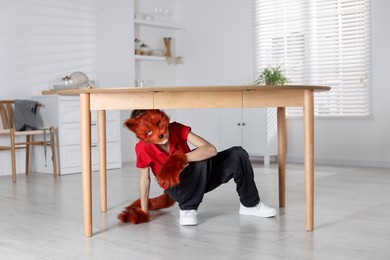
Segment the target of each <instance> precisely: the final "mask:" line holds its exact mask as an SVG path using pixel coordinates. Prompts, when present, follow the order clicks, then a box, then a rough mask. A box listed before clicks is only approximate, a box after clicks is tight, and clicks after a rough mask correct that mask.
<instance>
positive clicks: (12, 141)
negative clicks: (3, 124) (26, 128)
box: [10, 129, 16, 182]
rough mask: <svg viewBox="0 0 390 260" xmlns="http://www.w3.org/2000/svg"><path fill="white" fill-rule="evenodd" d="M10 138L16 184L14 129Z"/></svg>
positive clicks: (13, 179)
mask: <svg viewBox="0 0 390 260" xmlns="http://www.w3.org/2000/svg"><path fill="white" fill-rule="evenodd" d="M10 137H11V160H12V181H13V182H16V156H15V132H14V130H13V129H11V131H10Z"/></svg>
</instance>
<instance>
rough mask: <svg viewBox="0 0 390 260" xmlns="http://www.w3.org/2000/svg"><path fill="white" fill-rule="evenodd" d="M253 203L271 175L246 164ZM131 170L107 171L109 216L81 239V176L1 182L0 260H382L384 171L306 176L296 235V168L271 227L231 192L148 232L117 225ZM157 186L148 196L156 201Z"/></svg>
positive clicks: (389, 217) (299, 185)
mask: <svg viewBox="0 0 390 260" xmlns="http://www.w3.org/2000/svg"><path fill="white" fill-rule="evenodd" d="M254 167H255V172H256V182H257V185H258V188H259V191H260V196H261V198H262V200H264V201H265V202H266V203H268V204H270V205H273V206H276V205H277V201H278V192H277V167H276V165H271V166H270V167H263V166H262V165H260V164H254ZM137 180H138V172H137V171H136V169H135V167H134V165H128V166H126V167H124V168H122V169H119V170H112V171H109V172H108V212H107V213H100V212H99V192H98V175H97V173H94V175H93V187H94V191H93V203H94V207H93V208H94V210H93V220H94V225H93V229H94V236H93V237H92V238H85V237H84V235H83V216H82V203H81V175H80V174H75V175H66V176H61V177H57V178H54V177H53V176H51V175H46V174H39V173H32V174H30V175H29V176H28V177H26V176H24V175H18V180H17V183H16V184H13V183H12V180H11V177H10V176H2V177H0V195H1V198H0V259H24V260H25V259H131V260H132V259H169V260H170V259H197V260H198V259H232V260H233V259H234V260H237V259H262V260H264V259H289V260H290V259H299V260H301V259H332V260H336V259H343V260H344V259H351V260H352V259H353V260H356V259H365V260H368V259H375V260H378V259H390V258H389V257H390V199H389V198H390V169H375V168H342V167H329V166H318V165H317V166H316V168H315V225H314V229H315V230H314V232H312V233H309V232H306V231H305V212H304V210H305V204H304V183H303V166H302V165H298V164H289V165H288V166H287V187H286V195H287V196H286V198H287V200H286V201H287V207H286V208H285V209H282V210H279V215H278V216H277V217H275V218H271V219H260V218H256V217H248V216H240V215H239V214H238V207H239V202H238V199H237V195H236V192H235V185H234V183H233V182H230V183H228V184H226V185H224V186H221V187H220V188H219V189H217V190H215V191H213V192H211V193H208V194H206V196H205V198H204V201H203V203H202V205H201V207H200V208H199V215H198V217H199V225H198V226H196V227H181V226H179V219H178V216H179V214H178V213H179V208H178V206H177V205H175V206H173V207H171V208H170V209H166V210H161V211H158V212H154V213H152V221H151V222H149V223H147V224H140V225H130V224H120V223H118V221H117V219H116V216H117V214H118V213H119V212H120V211H121V210H122V208H123V207H124V206H126V205H127V204H129V203H130V202H131V201H132V200H134V199H136V198H138V182H137ZM159 194H160V190H159V188H158V187H157V185H155V184H154V185H153V186H152V195H159Z"/></svg>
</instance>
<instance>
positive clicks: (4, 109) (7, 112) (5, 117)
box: [0, 100, 15, 129]
mask: <svg viewBox="0 0 390 260" xmlns="http://www.w3.org/2000/svg"><path fill="white" fill-rule="evenodd" d="M14 103H15V102H14V101H13V100H0V117H1V124H2V127H3V129H11V128H14V118H13V104H14Z"/></svg>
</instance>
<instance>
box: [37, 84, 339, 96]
mask: <svg viewBox="0 0 390 260" xmlns="http://www.w3.org/2000/svg"><path fill="white" fill-rule="evenodd" d="M282 89H283V90H286V89H312V90H313V91H316V92H318V91H329V90H330V89H331V88H330V87H327V86H309V85H283V86H281V85H273V86H266V85H261V86H260V85H237V86H234V85H232V86H156V87H121V88H93V89H87V88H83V89H66V90H44V91H42V94H44V95H52V94H58V95H79V94H82V93H91V94H94V93H128V92H177V91H179V92H180V91H251V90H270V91H272V90H282Z"/></svg>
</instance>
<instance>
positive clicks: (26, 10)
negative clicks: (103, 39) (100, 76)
mask: <svg viewBox="0 0 390 260" xmlns="http://www.w3.org/2000/svg"><path fill="white" fill-rule="evenodd" d="M0 4H1V8H0V90H1V96H2V98H10V99H12V98H15V97H23V96H25V95H26V96H27V97H29V96H30V95H31V93H36V94H40V91H42V90H43V89H47V88H48V87H49V86H48V85H49V84H50V81H53V80H56V79H60V78H61V77H64V76H65V75H69V74H70V73H72V72H74V71H78V70H80V71H83V72H85V73H87V75H88V76H89V78H91V79H95V77H96V74H97V36H96V35H97V33H96V31H97V30H96V27H97V7H96V1H95V0H71V1H61V0H0Z"/></svg>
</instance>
